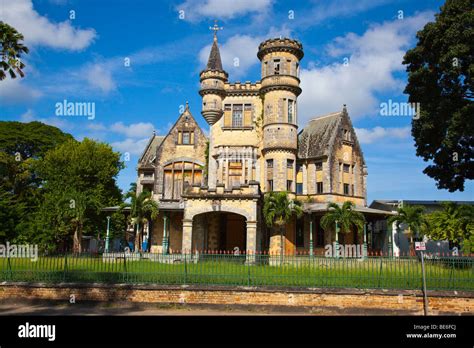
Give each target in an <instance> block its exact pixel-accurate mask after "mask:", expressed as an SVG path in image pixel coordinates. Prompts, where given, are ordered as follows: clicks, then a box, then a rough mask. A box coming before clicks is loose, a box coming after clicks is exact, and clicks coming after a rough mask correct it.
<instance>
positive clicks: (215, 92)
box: [199, 28, 228, 125]
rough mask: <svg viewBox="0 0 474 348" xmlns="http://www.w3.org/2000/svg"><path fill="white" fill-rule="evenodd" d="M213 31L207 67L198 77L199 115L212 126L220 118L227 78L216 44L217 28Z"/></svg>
mask: <svg viewBox="0 0 474 348" xmlns="http://www.w3.org/2000/svg"><path fill="white" fill-rule="evenodd" d="M213 30H214V42H213V43H212V48H211V52H210V54H209V59H208V61H207V66H206V69H205V70H203V71H201V74H200V75H199V77H200V82H201V89H200V90H199V94H200V95H201V97H202V111H201V114H202V116H203V117H204V118H205V119H206V121H207V123H208V124H210V125H213V124H214V123H216V122H217V121H218V120H219V119H220V118H221V117H222V114H223V111H222V109H223V108H222V101H223V100H224V98H225V95H226V92H225V90H224V84H225V83H226V82H227V78H228V74H227V72H225V71H224V69H223V68H222V61H221V55H220V52H219V46H218V44H217V35H216V31H217V30H218V28H216V29H213Z"/></svg>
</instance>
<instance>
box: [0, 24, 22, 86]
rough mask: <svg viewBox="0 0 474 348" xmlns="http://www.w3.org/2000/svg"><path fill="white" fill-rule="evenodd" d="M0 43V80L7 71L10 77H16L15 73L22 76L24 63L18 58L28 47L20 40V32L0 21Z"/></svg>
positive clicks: (4, 76)
mask: <svg viewBox="0 0 474 348" xmlns="http://www.w3.org/2000/svg"><path fill="white" fill-rule="evenodd" d="M0 35H1V36H0V44H1V46H2V47H1V52H0V54H1V56H2V57H1V60H0V80H3V79H5V78H6V76H7V75H6V74H5V72H7V71H8V73H9V74H10V77H11V78H12V79H14V78H16V74H19V75H20V76H21V77H24V76H25V74H24V73H23V70H22V69H23V68H24V67H25V64H23V62H21V61H20V60H19V58H21V54H22V53H28V51H29V50H28V47H26V46H25V45H23V44H22V43H21V42H20V41H22V40H24V37H23V35H22V34H20V33H19V32H18V31H16V29H15V28H13V27H11V26H9V25H8V24H7V23H4V22H2V21H0Z"/></svg>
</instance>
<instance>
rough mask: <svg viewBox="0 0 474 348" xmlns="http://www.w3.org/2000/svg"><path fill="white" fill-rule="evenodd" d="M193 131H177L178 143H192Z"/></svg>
mask: <svg viewBox="0 0 474 348" xmlns="http://www.w3.org/2000/svg"><path fill="white" fill-rule="evenodd" d="M193 144H194V131H184V130H183V131H178V145H193Z"/></svg>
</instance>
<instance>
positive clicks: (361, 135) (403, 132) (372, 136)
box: [355, 127, 411, 144]
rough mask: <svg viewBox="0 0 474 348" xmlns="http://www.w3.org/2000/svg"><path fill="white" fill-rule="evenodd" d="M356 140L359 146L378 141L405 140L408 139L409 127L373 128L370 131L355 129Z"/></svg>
mask: <svg viewBox="0 0 474 348" xmlns="http://www.w3.org/2000/svg"><path fill="white" fill-rule="evenodd" d="M355 131H356V134H357V139H358V140H359V142H360V143H361V144H371V143H374V142H377V141H379V140H382V139H383V140H386V139H389V138H392V139H394V138H395V139H407V138H409V137H410V134H411V128H410V127H400V128H398V127H393V128H382V127H374V128H372V129H367V128H355Z"/></svg>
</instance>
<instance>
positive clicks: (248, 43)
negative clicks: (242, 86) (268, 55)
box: [199, 35, 261, 78]
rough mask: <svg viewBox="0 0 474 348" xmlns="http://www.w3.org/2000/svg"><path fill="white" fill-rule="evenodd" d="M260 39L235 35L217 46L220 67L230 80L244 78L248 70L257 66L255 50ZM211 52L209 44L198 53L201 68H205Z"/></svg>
mask: <svg viewBox="0 0 474 348" xmlns="http://www.w3.org/2000/svg"><path fill="white" fill-rule="evenodd" d="M260 42H261V39H260V38H258V37H252V36H249V35H235V36H232V37H231V38H229V39H228V40H227V41H226V42H225V43H224V44H222V45H221V44H219V51H220V53H221V58H222V65H223V68H224V70H225V71H227V72H228V73H229V74H230V77H231V78H239V77H241V76H244V75H245V74H246V73H247V71H248V69H249V68H250V67H251V66H252V65H254V64H257V62H258V60H257V58H256V57H257V49H258V45H259V44H260ZM210 51H211V44H209V45H207V46H205V47H204V48H202V49H201V51H200V52H199V61H200V62H201V66H202V67H205V66H206V64H207V60H208V58H209V52H210Z"/></svg>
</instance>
